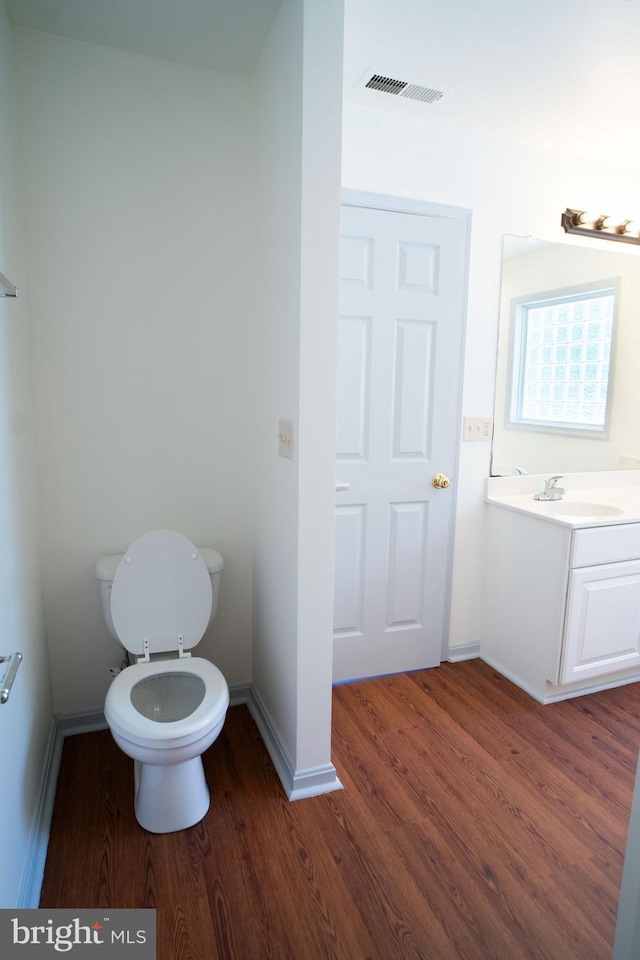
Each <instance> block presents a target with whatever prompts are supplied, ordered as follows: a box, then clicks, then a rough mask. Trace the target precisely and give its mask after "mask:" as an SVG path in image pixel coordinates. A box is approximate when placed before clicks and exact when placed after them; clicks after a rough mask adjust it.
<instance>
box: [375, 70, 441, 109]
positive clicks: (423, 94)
mask: <svg viewBox="0 0 640 960" xmlns="http://www.w3.org/2000/svg"><path fill="white" fill-rule="evenodd" d="M365 86H366V87H367V88H368V89H369V90H380V91H381V92H382V93H391V94H393V96H395V97H402V98H403V99H407V100H420V102H421V103H435V102H436V101H437V100H440V98H441V97H442V96H443V92H442V90H433V89H432V88H431V87H421V86H420V85H419V84H417V83H406V82H405V81H404V80H394V79H393V78H392V77H382V76H380V74H379V73H374V75H373V76H372V77H371V79H370V80H369V81H368V82H367V83H366V84H365Z"/></svg>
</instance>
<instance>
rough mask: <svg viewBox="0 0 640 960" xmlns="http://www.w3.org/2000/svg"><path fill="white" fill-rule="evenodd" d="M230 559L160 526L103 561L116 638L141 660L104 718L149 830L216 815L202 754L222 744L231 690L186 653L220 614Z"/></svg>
mask: <svg viewBox="0 0 640 960" xmlns="http://www.w3.org/2000/svg"><path fill="white" fill-rule="evenodd" d="M222 567H223V560H222V557H221V556H220V554H219V553H218V551H217V550H213V549H211V548H207V547H200V548H196V547H194V545H193V544H192V543H191V541H190V540H188V539H187V537H184V536H183V535H182V534H180V533H173V532H172V531H168V530H155V531H153V532H152V533H147V534H145V535H144V536H143V537H140V538H139V539H138V540H136V541H135V543H133V544H132V545H131V546H130V547H129V549H128V550H127V552H126V553H125V554H117V555H114V556H110V557H104V558H103V559H102V560H99V561H98V563H97V564H96V576H97V578H98V580H99V581H100V588H101V592H102V603H103V609H104V615H105V619H106V622H107V626H108V628H109V632H110V633H111V634H112V636H114V637H116V638H117V639H118V640H119V641H120V643H121V644H122V646H123V647H125V649H126V650H128V651H129V652H130V653H132V654H134V655H135V656H137V662H136V663H134V664H132V665H131V666H129V667H127V668H126V669H124V670H122V671H121V672H120V673H119V674H118V675H117V676H116V678H115V679H114V681H113V683H112V684H111V686H110V687H109V691H108V693H107V697H106V700H105V705H104V713H105V717H106V720H107V723H108V724H109V727H110V728H111V733H112V734H113V738H114V740H115V741H116V743H117V744H118V746H119V747H120V748H121V749H122V750H123V751H124V753H126V754H127V755H128V756H130V757H132V758H133V759H134V761H135V813H136V818H137V820H138V823H139V824H140V825H141V826H142V827H144V828H145V830H149V831H151V832H152V833H171V832H172V831H174V830H184V829H185V828H186V827H191V826H193V824H195V823H197V822H198V821H199V820H201V819H202V818H203V817H204V815H205V813H206V812H207V810H208V809H209V790H208V787H207V782H206V779H205V775H204V769H203V766H202V756H201V755H202V753H203V752H204V751H205V750H206V749H207V748H208V747H210V746H211V744H212V743H213V741H214V740H215V739H216V737H217V736H218V734H219V733H220V730H221V729H222V725H223V723H224V720H225V716H226V713H227V707H228V706H229V688H228V687H227V683H226V680H225V678H224V677H223V675H222V673H221V672H220V670H218V668H217V667H216V666H214V665H213V664H212V663H211V662H210V661H209V660H204V659H202V658H200V657H192V656H191V654H190V653H189V652H188V651H189V649H190V648H191V647H194V646H195V645H196V644H197V643H199V642H200V640H201V639H202V636H203V634H204V632H205V630H206V629H207V626H208V625H209V623H210V621H211V620H212V618H213V616H214V615H215V611H216V606H217V602H218V591H219V582H220V571H221V570H222Z"/></svg>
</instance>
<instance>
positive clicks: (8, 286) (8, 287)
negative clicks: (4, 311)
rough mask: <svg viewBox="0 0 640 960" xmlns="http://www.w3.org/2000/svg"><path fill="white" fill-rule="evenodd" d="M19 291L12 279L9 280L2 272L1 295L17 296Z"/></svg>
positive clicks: (0, 278) (0, 275)
mask: <svg viewBox="0 0 640 960" xmlns="http://www.w3.org/2000/svg"><path fill="white" fill-rule="evenodd" d="M17 296H18V291H17V290H16V288H15V287H14V285H13V284H12V283H11V281H10V280H7V278H6V277H5V275H4V273H0V297H17Z"/></svg>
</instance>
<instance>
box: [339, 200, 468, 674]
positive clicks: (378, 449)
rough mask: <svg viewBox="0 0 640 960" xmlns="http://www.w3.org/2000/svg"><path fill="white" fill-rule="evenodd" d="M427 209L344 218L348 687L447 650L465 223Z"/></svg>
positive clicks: (342, 567) (352, 211) (343, 650)
mask: <svg viewBox="0 0 640 960" xmlns="http://www.w3.org/2000/svg"><path fill="white" fill-rule="evenodd" d="M420 209H421V212H420V213H416V212H411V213H409V212H399V211H390V210H386V209H375V208H371V207H364V206H359V205H349V204H345V205H344V206H343V208H342V226H341V233H342V238H341V259H340V318H339V326H338V337H339V341H338V343H339V345H338V424H337V466H336V478H337V480H338V481H340V482H342V483H345V484H348V489H346V490H344V491H343V492H340V493H338V494H337V510H336V567H335V569H336V579H335V626H334V679H336V680H343V679H348V678H353V677H361V676H372V675H375V674H380V673H393V672H398V671H403V670H411V669H417V668H420V667H427V666H435V665H436V664H437V663H439V662H440V659H441V652H442V648H443V642H444V639H445V638H444V633H445V628H446V619H447V618H446V610H445V607H446V602H447V596H448V586H449V576H450V561H451V538H452V530H453V525H452V516H453V505H454V487H453V486H450V487H449V488H447V489H444V490H436V489H434V487H433V486H432V477H433V475H434V474H435V473H445V474H446V475H447V476H449V477H453V476H454V472H455V466H456V462H457V449H458V443H459V436H460V424H459V417H460V414H459V392H460V370H461V357H462V337H463V326H464V302H465V295H464V290H465V287H466V238H467V220H466V215H464V214H463V213H461V212H460V211H452V215H451V216H450V217H449V216H446V215H443V214H442V213H441V212H439V213H438V215H437V216H436V215H428V214H427V212H426V205H420ZM439 210H440V211H441V210H442V208H439Z"/></svg>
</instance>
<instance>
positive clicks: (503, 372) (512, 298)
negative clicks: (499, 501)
mask: <svg viewBox="0 0 640 960" xmlns="http://www.w3.org/2000/svg"><path fill="white" fill-rule="evenodd" d="M620 246H622V245H620ZM639 371H640V258H639V256H638V253H637V252H636V251H633V252H628V251H626V250H624V251H623V250H621V249H620V247H616V246H614V248H613V250H612V251H611V252H609V250H608V249H607V250H602V249H601V248H597V249H596V248H591V247H586V246H582V245H577V244H574V243H571V242H567V243H551V242H547V241H543V240H535V239H533V238H530V237H512V236H505V237H504V241H503V256H502V287H501V297H500V324H499V335H498V358H497V373H496V400H495V409H494V435H493V447H492V466H491V473H492V476H514V475H516V474H518V473H561V474H562V473H571V472H584V471H596V470H620V469H638V468H640V375H639Z"/></svg>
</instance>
